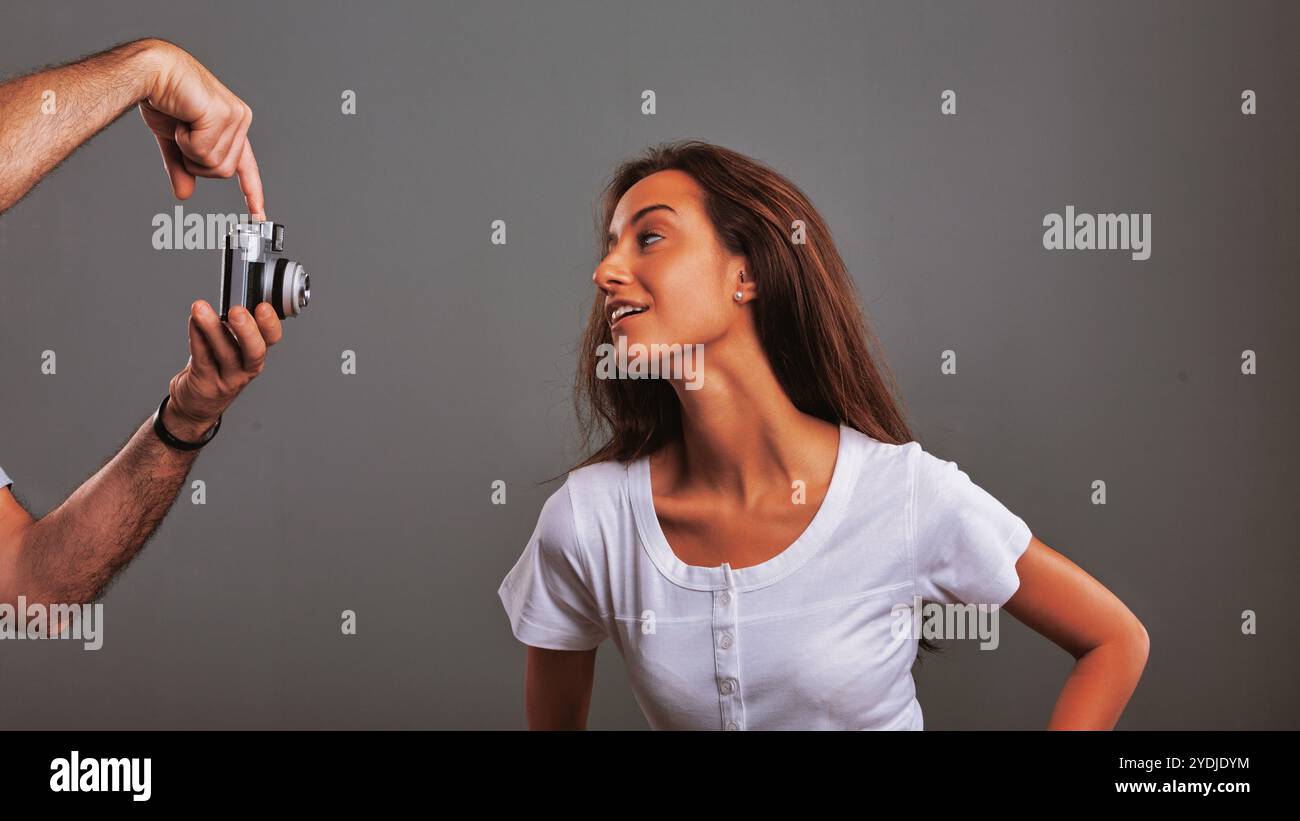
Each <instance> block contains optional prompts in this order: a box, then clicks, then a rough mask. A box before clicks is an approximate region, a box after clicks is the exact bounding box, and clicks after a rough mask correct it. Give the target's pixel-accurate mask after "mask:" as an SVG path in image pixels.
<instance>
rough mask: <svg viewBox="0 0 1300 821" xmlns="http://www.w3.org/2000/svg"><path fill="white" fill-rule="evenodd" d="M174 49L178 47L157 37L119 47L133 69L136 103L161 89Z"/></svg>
mask: <svg viewBox="0 0 1300 821" xmlns="http://www.w3.org/2000/svg"><path fill="white" fill-rule="evenodd" d="M174 48H176V46H174V45H172V44H171V43H169V42H167V41H166V40H160V39H158V38H156V37H149V38H146V39H144V40H134V41H132V42H130V43H126V44H124V45H122V46H120V47H119V49H118V51H119V53H120V54H121V55H122V57H123V58H124V59H125V60H126V61H127V62H128V64H129V65H130V66H131V67H132V72H131V77H132V79H133V80H134V93H135V98H136V102H140V101H142V100H147V99H149V98H150V97H152V96H153V95H154V92H155V91H156V90H157V89H158V88H159V87H160V84H161V82H162V79H163V76H164V75H165V74H166V71H167V67H168V66H169V65H170V64H171V57H170V55H169V52H170V50H172V49H174Z"/></svg>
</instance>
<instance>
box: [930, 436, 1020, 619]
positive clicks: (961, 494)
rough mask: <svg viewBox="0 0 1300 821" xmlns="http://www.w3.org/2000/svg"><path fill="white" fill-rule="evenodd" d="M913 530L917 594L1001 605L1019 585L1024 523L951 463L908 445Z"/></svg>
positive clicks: (953, 601) (946, 600)
mask: <svg viewBox="0 0 1300 821" xmlns="http://www.w3.org/2000/svg"><path fill="white" fill-rule="evenodd" d="M913 444H914V445H915V447H914V448H913V454H912V457H913V463H912V513H913V519H912V533H913V537H914V538H913V551H914V553H913V555H914V557H915V561H916V584H917V592H918V593H919V594H920V596H921V598H922V599H925V600H927V601H935V602H940V603H943V604H990V605H992V604H996V605H998V606H1001V605H1003V604H1006V602H1007V600H1008V599H1010V598H1011V596H1012V595H1013V594H1015V592H1016V590H1018V589H1019V588H1020V577H1019V575H1017V573H1016V561H1017V560H1019V558H1020V556H1021V555H1022V554H1024V552H1025V550H1027V549H1028V548H1029V542H1030V538H1031V536H1032V534H1031V533H1030V530H1029V525H1027V524H1026V523H1025V521H1024V520H1023V519H1021V518H1020V517H1019V516H1017V515H1016V514H1015V513H1012V512H1011V511H1010V510H1008V509H1007V508H1006V506H1005V505H1003V504H1002V503H1001V502H1000V501H998V500H997V499H996V498H994V497H993V496H992V495H991V494H990V493H989V492H988V491H986V490H984V489H983V488H981V487H980V486H979V485H977V484H975V483H974V482H973V481H971V478H970V476H968V475H966V473H965V471H963V470H961V469H960V468H958V467H957V464H956V463H955V462H950V461H947V460H944V459H940V458H938V457H936V456H934V455H932V454H930V453H927V452H926V451H925V450H923V449H922V448H921V446H920V445H916V444H915V443H913Z"/></svg>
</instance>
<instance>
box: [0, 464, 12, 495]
mask: <svg viewBox="0 0 1300 821" xmlns="http://www.w3.org/2000/svg"><path fill="white" fill-rule="evenodd" d="M13 483H14V482H13V480H12V479H10V478H9V475H8V474H6V473H5V469H4V468H0V490H3V489H4V488H6V487H8V486H9V485H12V484H13Z"/></svg>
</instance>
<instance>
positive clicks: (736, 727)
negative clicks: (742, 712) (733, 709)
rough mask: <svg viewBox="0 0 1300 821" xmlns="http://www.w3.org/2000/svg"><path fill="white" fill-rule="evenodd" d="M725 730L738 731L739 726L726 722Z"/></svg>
mask: <svg viewBox="0 0 1300 821" xmlns="http://www.w3.org/2000/svg"><path fill="white" fill-rule="evenodd" d="M727 729H728V730H739V729H740V725H739V724H737V723H736V722H734V721H728V722H727Z"/></svg>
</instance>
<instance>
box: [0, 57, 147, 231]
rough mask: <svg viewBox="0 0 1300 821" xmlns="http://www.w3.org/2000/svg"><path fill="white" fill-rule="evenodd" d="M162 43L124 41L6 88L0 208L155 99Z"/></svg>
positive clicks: (1, 111)
mask: <svg viewBox="0 0 1300 821" xmlns="http://www.w3.org/2000/svg"><path fill="white" fill-rule="evenodd" d="M156 42H157V41H152V40H139V41H136V42H132V43H125V44H123V45H120V46H115V47H113V48H111V49H109V50H107V51H103V52H100V53H99V54H96V55H93V56H91V57H87V58H85V59H83V60H79V61H77V62H75V63H69V64H68V65H65V66H59V67H58V68H51V69H46V70H44V71H40V72H37V73H35V74H29V75H27V76H25V77H18V78H16V79H13V80H9V81H8V82H6V83H4V84H2V85H0V212H4V211H6V210H7V209H9V208H10V207H11V206H13V205H14V203H16V202H18V200H20V199H22V197H23V195H25V194H26V193H27V192H28V191H29V190H30V189H31V187H32V186H33V185H35V184H36V182H37V181H38V180H40V179H41V178H42V177H44V176H45V175H46V174H48V173H49V172H50V171H52V170H53V169H54V168H55V166H57V165H58V164H59V163H61V162H63V160H64V159H65V158H66V157H67V156H68V155H69V154H71V153H72V152H73V151H75V150H76V148H77V146H79V145H81V144H82V143H84V142H85V141H86V140H88V139H90V138H91V137H93V136H94V135H95V134H97V133H99V131H100V130H101V129H103V128H104V127H105V126H107V125H109V124H110V123H112V122H113V121H114V120H116V119H117V118H118V117H120V116H122V114H124V113H125V112H126V111H128V110H129V109H130V108H131V107H132V106H134V105H136V104H137V103H139V102H140V101H141V100H143V99H145V98H146V97H148V96H149V94H150V92H151V89H152V84H153V82H154V78H155V77H156V70H157V69H156V60H155V57H154V45H155V44H156ZM47 91H49V92H53V96H52V97H51V96H50V95H47V94H46V92H47Z"/></svg>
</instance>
